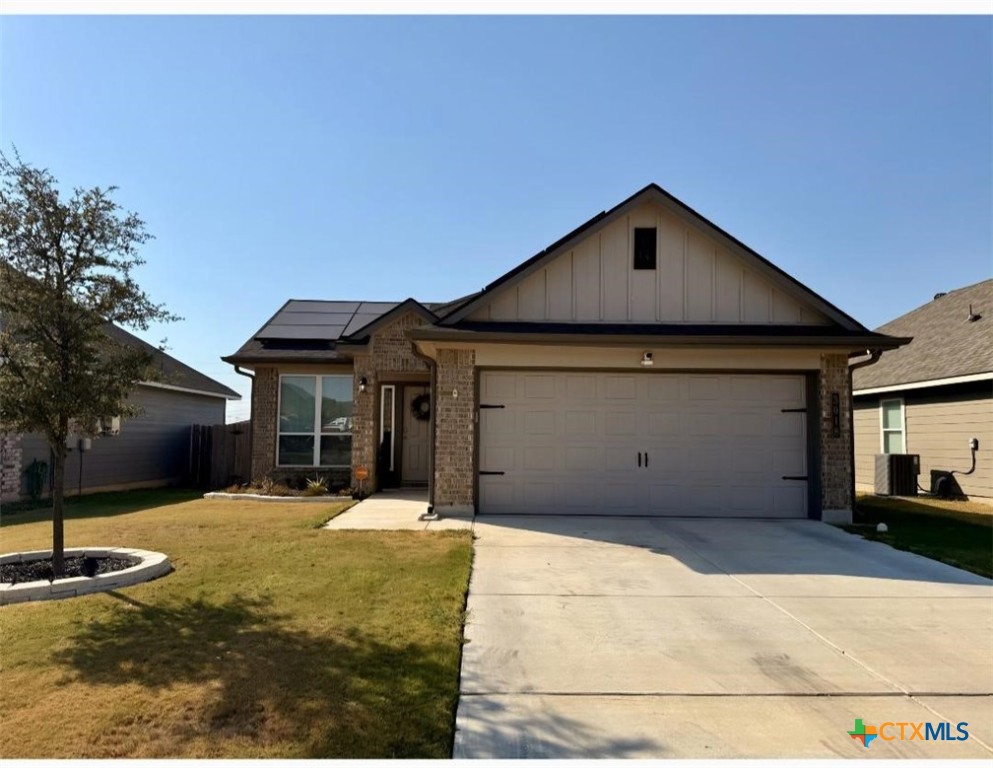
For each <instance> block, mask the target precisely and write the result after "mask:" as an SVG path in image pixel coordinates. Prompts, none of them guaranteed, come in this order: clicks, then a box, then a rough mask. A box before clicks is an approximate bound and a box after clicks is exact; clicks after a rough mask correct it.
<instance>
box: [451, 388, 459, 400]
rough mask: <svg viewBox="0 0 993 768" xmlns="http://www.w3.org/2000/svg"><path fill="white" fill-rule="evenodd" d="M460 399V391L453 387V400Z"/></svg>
mask: <svg viewBox="0 0 993 768" xmlns="http://www.w3.org/2000/svg"><path fill="white" fill-rule="evenodd" d="M458 399H459V391H458V390H457V389H453V390H452V400H458Z"/></svg>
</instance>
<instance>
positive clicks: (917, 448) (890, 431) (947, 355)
mask: <svg viewBox="0 0 993 768" xmlns="http://www.w3.org/2000/svg"><path fill="white" fill-rule="evenodd" d="M877 330H878V332H879V333H885V334H889V335H893V336H912V337H913V341H912V342H911V343H910V344H908V345H907V346H905V347H902V348H900V349H896V350H893V351H891V352H887V353H886V354H885V355H883V357H882V359H881V360H880V361H879V362H878V363H876V364H875V365H871V366H869V367H867V368H860V369H858V370H856V371H855V372H854V375H853V390H854V425H855V479H856V483H857V486H858V487H859V489H860V490H872V488H873V478H874V462H875V456H876V455H877V454H883V453H913V454H919V455H920V457H921V466H920V469H921V475H920V478H919V483H920V485H921V486H922V487H923V488H924V489H926V490H929V489H930V482H931V470H944V471H950V470H956V474H955V475H954V480H955V482H956V483H957V485H958V489H956V490H960V491H961V492H962V493H963V494H965V495H966V496H970V497H985V498H993V459H991V456H993V280H984V281H983V282H981V283H976V284H975V285H970V286H968V287H965V288H959V289H958V290H955V291H950V292H948V293H939V294H938V295H936V296H935V297H934V299H933V300H932V301H929V302H928V303H927V304H925V305H924V306H922V307H918V308H917V309H915V310H914V311H913V312H908V313H907V314H906V315H903V316H902V317H898V318H897V319H896V320H893V321H891V322H889V323H886V325H884V326H882V327H881V328H879V329H877ZM973 438H976V439H977V440H978V444H979V445H978V450H975V451H973V450H971V448H970V444H969V441H970V440H972V439H973ZM973 459H975V470H974V471H973V472H971V473H968V474H967V472H968V470H969V469H970V467H971V466H972V463H973Z"/></svg>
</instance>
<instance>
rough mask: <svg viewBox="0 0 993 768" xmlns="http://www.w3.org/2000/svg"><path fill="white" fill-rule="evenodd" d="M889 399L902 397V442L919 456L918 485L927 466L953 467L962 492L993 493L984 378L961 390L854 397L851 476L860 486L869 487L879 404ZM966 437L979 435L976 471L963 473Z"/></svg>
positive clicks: (924, 483) (926, 482)
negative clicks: (977, 384)
mask: <svg viewBox="0 0 993 768" xmlns="http://www.w3.org/2000/svg"><path fill="white" fill-rule="evenodd" d="M981 385H985V386H981ZM949 389H951V388H949ZM891 399H902V400H903V402H904V420H905V423H904V439H905V447H906V451H907V453H916V454H919V455H920V457H921V474H920V477H919V478H918V482H919V483H920V485H921V487H923V488H925V489H927V488H929V487H930V483H931V470H932V469H942V470H949V471H950V470H957V471H958V474H956V475H955V480H956V482H957V483H958V484H959V487H961V488H962V492H963V493H965V494H966V495H967V496H980V497H985V498H993V394H991V392H990V388H989V382H981V383H980V386H972V387H969V388H966V389H965V390H963V389H962V388H958V387H956V388H954V389H951V391H935V390H931V391H930V392H928V391H927V390H911V391H907V392H894V393H889V394H882V395H871V396H868V397H857V398H856V399H855V410H854V424H855V481H856V484H857V485H858V487H859V489H860V490H872V487H873V481H874V473H875V456H876V454H878V453H882V448H881V445H880V429H881V428H880V417H879V403H880V401H881V400H891ZM972 437H976V438H979V450H978V451H977V452H976V471H975V472H974V473H973V474H971V475H964V474H962V472H964V471H966V470H968V469H969V467H970V465H971V462H972V458H971V456H970V452H969V438H972Z"/></svg>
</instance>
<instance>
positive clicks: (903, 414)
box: [879, 397, 907, 454]
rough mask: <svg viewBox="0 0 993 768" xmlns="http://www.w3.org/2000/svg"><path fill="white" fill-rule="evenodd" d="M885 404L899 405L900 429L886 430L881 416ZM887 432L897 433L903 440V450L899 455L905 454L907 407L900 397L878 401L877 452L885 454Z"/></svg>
mask: <svg viewBox="0 0 993 768" xmlns="http://www.w3.org/2000/svg"><path fill="white" fill-rule="evenodd" d="M886 403H899V404H900V429H892V428H890V429H887V428H886V426H885V424H886V422H885V420H884V419H883V414H884V413H885V411H886V409H885V408H884V407H883V406H884V405H885V404H886ZM887 432H899V433H900V435H901V437H902V438H903V440H902V442H903V450H902V451H901V453H906V452H907V406H906V403H904V401H903V398H902V397H887V398H886V399H881V400H880V401H879V452H880V453H883V454H885V453H886V433H887Z"/></svg>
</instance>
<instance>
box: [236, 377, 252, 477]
mask: <svg viewBox="0 0 993 768" xmlns="http://www.w3.org/2000/svg"><path fill="white" fill-rule="evenodd" d="M234 372H235V373H237V374H238V375H239V376H244V377H245V378H247V379H251V380H252V397H251V399H250V401H249V412H248V421H249V423H250V424H251V425H252V426H251V428H250V429H249V430H248V474H249V475H252V474H254V472H253V469H254V468H253V467H252V457H253V456H254V455H255V374H254V373H249V372H248V371H245V370H242V367H241V366H240V365H235V367H234ZM252 479H253V478H251V477H249V478H248V482H252Z"/></svg>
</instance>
